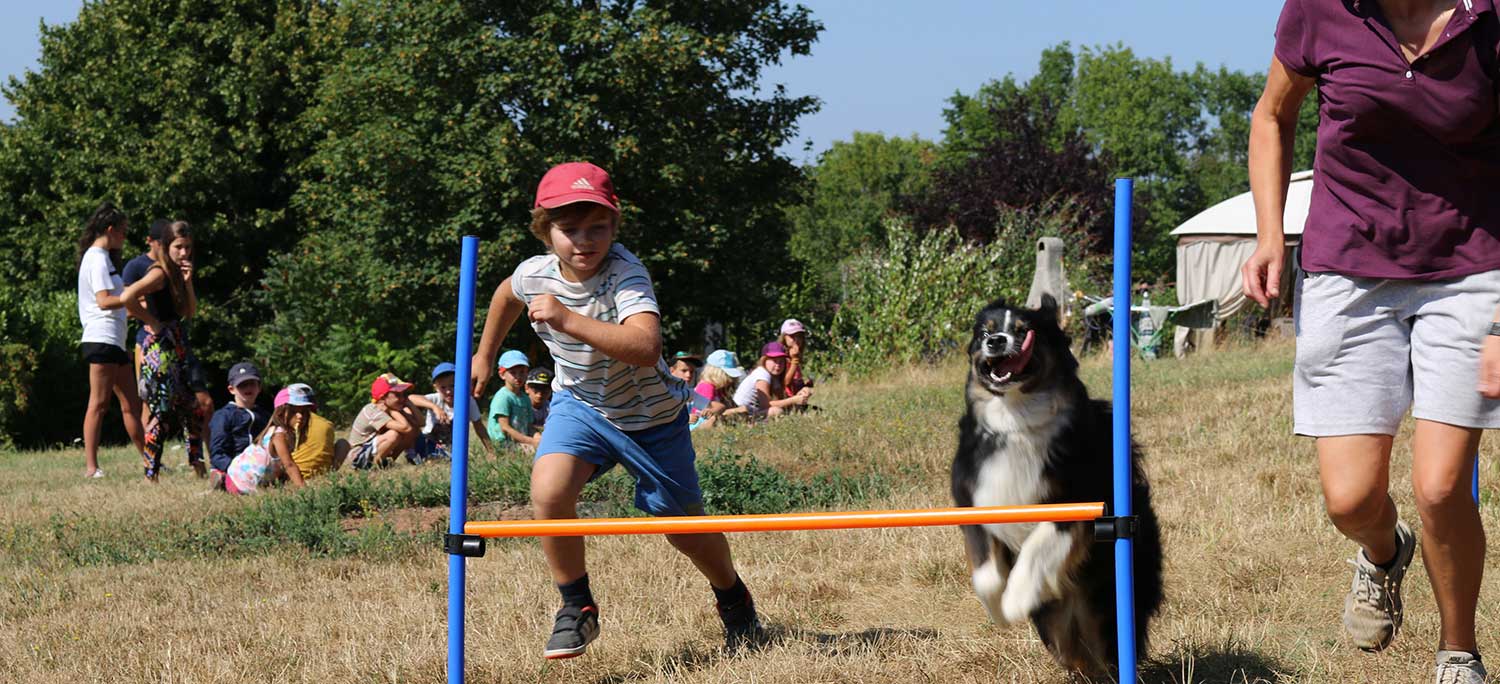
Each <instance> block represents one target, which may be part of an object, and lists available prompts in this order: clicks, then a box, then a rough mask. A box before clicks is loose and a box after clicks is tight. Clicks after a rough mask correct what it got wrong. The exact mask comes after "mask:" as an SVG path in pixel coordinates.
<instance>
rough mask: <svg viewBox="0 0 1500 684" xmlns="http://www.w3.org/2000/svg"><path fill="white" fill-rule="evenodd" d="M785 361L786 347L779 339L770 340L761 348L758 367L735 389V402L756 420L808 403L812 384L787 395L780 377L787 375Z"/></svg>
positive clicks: (777, 414) (756, 365)
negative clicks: (777, 340)
mask: <svg viewBox="0 0 1500 684" xmlns="http://www.w3.org/2000/svg"><path fill="white" fill-rule="evenodd" d="M786 365H787V352H786V347H784V346H782V345H781V343H780V342H767V343H766V346H764V347H761V348H760V361H759V362H757V363H756V364H755V370H753V371H750V374H749V375H746V376H745V379H744V380H741V381H740V386H739V389H736V390H735V391H734V403H735V404H737V405H739V406H743V407H744V408H745V410H746V411H747V412H748V413H749V414H750V417H751V418H753V419H756V420H760V419H764V418H770V417H774V416H779V415H781V414H782V413H784V412H786V411H787V410H788V409H789V408H791V407H794V406H806V405H807V400H808V399H809V398H811V397H812V388H809V387H804V388H802V390H801V391H799V392H797V393H796V394H793V395H792V396H789V397H788V396H785V392H784V388H783V386H782V384H781V379H782V377H784V376H785V375H786Z"/></svg>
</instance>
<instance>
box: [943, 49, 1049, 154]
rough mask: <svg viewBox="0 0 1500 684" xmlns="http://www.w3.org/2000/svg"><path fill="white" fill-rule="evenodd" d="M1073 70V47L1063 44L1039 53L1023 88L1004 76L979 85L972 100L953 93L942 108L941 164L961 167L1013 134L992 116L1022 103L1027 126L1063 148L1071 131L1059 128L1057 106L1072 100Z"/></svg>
mask: <svg viewBox="0 0 1500 684" xmlns="http://www.w3.org/2000/svg"><path fill="white" fill-rule="evenodd" d="M1076 66H1077V60H1076V58H1075V57H1074V55H1073V50H1072V47H1071V46H1070V45H1069V44H1068V43H1066V42H1064V43H1060V44H1058V45H1054V46H1052V47H1050V48H1047V49H1046V50H1043V51H1042V56H1041V60H1040V61H1039V63H1038V64H1037V73H1036V75H1035V76H1033V77H1031V78H1030V79H1029V80H1027V81H1026V82H1025V83H1024V84H1020V83H1017V82H1016V79H1015V77H1014V76H1011V75H1009V74H1007V75H1005V76H1004V77H1003V78H1001V79H999V80H996V81H989V82H987V83H984V84H983V85H981V86H979V89H978V90H977V91H976V92H975V94H974V95H972V96H970V95H964V94H963V93H954V94H953V96H952V97H950V98H948V104H947V106H946V107H944V108H943V120H944V121H946V122H947V124H948V125H947V126H946V127H945V128H944V129H943V144H942V147H941V151H940V155H941V159H942V160H943V162H944V165H945V166H952V165H954V164H957V163H960V162H962V161H963V160H965V159H968V158H971V157H973V156H974V155H975V154H978V153H979V151H980V150H982V149H984V148H985V147H986V146H988V145H989V144H990V143H991V142H993V141H995V140H997V139H1001V138H1004V137H1006V136H1009V135H1012V134H1013V131H1011V130H1010V129H1008V128H1006V127H1004V126H1003V125H1001V124H1000V123H999V122H998V121H997V120H996V117H995V116H994V113H995V112H998V111H1011V110H1013V108H1014V107H1015V104H1016V103H1017V101H1019V100H1022V99H1024V100H1025V101H1026V104H1027V106H1028V109H1027V110H1026V111H1027V113H1028V116H1027V118H1028V120H1029V125H1031V126H1033V127H1036V128H1039V129H1040V130H1041V131H1042V132H1043V134H1044V135H1045V137H1046V138H1047V140H1048V141H1049V143H1050V144H1051V145H1052V147H1053V148H1054V149H1060V148H1061V147H1063V146H1064V145H1065V144H1067V142H1068V134H1069V133H1070V132H1071V131H1070V130H1065V129H1064V128H1063V127H1062V125H1061V124H1062V123H1065V122H1060V121H1059V120H1058V117H1057V111H1056V108H1057V107H1059V106H1063V105H1065V104H1066V103H1067V102H1068V100H1069V99H1070V98H1071V97H1072V90H1073V78H1074V70H1075V69H1076Z"/></svg>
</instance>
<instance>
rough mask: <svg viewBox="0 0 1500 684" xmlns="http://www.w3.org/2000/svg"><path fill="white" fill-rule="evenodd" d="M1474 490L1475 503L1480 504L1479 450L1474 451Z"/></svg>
mask: <svg viewBox="0 0 1500 684" xmlns="http://www.w3.org/2000/svg"><path fill="white" fill-rule="evenodd" d="M1472 491H1473V494H1474V505H1475V506H1478V505H1479V452H1477V451H1476V452H1474V486H1473V488H1472Z"/></svg>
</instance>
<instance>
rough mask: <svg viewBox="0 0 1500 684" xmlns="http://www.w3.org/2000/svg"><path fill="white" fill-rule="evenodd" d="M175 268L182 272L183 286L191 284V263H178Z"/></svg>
mask: <svg viewBox="0 0 1500 684" xmlns="http://www.w3.org/2000/svg"><path fill="white" fill-rule="evenodd" d="M177 268H178V269H179V270H181V272H182V282H183V284H184V285H185V284H187V283H191V282H193V262H191V261H182V262H178V264H177Z"/></svg>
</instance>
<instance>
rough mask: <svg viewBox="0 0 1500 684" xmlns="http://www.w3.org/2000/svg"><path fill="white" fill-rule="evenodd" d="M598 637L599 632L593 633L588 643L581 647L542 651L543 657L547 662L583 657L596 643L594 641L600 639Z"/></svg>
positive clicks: (585, 642)
mask: <svg viewBox="0 0 1500 684" xmlns="http://www.w3.org/2000/svg"><path fill="white" fill-rule="evenodd" d="M598 636H599V633H598V632H595V633H593V634H592V635H590V636H589V637H588V639H587V640H586V641H584V642H583V645H581V646H575V647H573V648H551V649H547V650H545V651H542V657H543V658H546V659H547V660H567V659H568V658H577V657H578V656H581V655H583V652H584V651H586V650H588V647H589V644H592V643H594V639H596V638H598Z"/></svg>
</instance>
